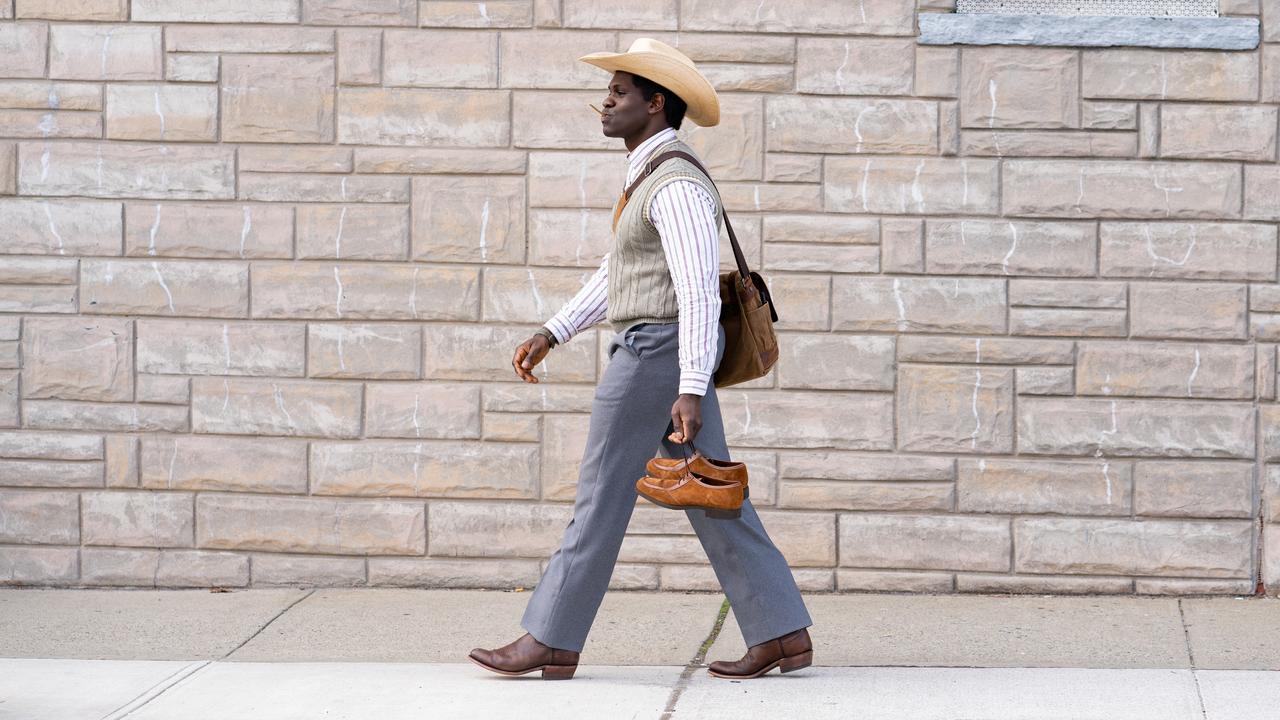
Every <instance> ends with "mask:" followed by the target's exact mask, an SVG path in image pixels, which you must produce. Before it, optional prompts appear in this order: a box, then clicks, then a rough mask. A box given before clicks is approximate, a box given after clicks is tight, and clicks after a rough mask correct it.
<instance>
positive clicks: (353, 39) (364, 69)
mask: <svg viewBox="0 0 1280 720" xmlns="http://www.w3.org/2000/svg"><path fill="white" fill-rule="evenodd" d="M382 47H383V46H382V32H381V31H379V30H370V29H367V28H342V29H340V30H338V68H337V70H338V84H339V85H377V84H378V83H380V82H381V81H382Z"/></svg>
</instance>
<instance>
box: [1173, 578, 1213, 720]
mask: <svg viewBox="0 0 1280 720" xmlns="http://www.w3.org/2000/svg"><path fill="white" fill-rule="evenodd" d="M1178 619H1179V620H1181V621H1182V641H1183V642H1184V643H1186V646H1187V660H1188V661H1189V662H1190V663H1191V681H1192V682H1193V683H1195V686H1196V702H1198V703H1200V717H1202V718H1208V717H1209V713H1208V711H1207V710H1205V707H1204V694H1203V693H1201V692H1200V674H1199V673H1198V672H1197V669H1196V653H1195V650H1193V649H1192V648H1191V630H1190V629H1189V628H1188V627H1187V614H1186V613H1185V612H1184V611H1183V609H1182V598H1178Z"/></svg>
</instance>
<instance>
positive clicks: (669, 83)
mask: <svg viewBox="0 0 1280 720" xmlns="http://www.w3.org/2000/svg"><path fill="white" fill-rule="evenodd" d="M578 59H579V60H581V61H582V62H584V63H588V64H590V65H595V66H596V67H598V68H603V69H605V70H608V71H610V72H613V71H615V70H621V71H622V72H625V73H631V74H632V75H640V76H642V77H646V78H648V79H650V80H652V81H654V82H656V83H658V84H659V85H661V86H663V87H665V88H667V89H668V90H670V91H671V92H673V93H675V94H676V95H678V96H680V99H681V100H683V101H684V102H685V104H686V105H688V106H689V109H688V110H687V111H686V112H685V117H687V118H689V120H691V121H693V122H695V123H697V124H699V125H701V126H703V127H710V126H712V125H715V124H717V123H719V122H720V101H719V100H718V99H716V91H715V88H713V87H711V83H709V82H707V79H706V78H705V77H703V76H702V73H700V72H698V68H696V67H694V65H693V61H692V60H690V59H689V58H688V57H686V56H685V54H684V53H682V52H680V51H679V50H677V49H675V48H673V47H671V46H670V45H668V44H666V43H663V42H659V41H657V40H654V39H652V38H639V39H637V40H636V41H635V42H633V43H631V47H630V48H628V49H627V51H626V52H624V53H611V52H598V53H591V54H590V55H583V56H582V57H580V58H578Z"/></svg>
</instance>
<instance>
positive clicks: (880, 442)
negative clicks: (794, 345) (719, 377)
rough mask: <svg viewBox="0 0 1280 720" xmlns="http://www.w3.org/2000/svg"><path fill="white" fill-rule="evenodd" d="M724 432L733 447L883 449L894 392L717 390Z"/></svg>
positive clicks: (887, 442)
mask: <svg viewBox="0 0 1280 720" xmlns="http://www.w3.org/2000/svg"><path fill="white" fill-rule="evenodd" d="M717 394H718V396H719V400H720V407H721V409H722V415H723V418H724V426H725V436H726V437H727V438H728V441H729V444H730V445H731V446H734V447H744V448H746V447H770V448H773V447H780V448H815V447H824V448H826V447H834V448H842V449H850V450H887V449H889V448H890V447H892V445H893V414H892V408H893V396H892V395H891V394H890V393H881V392H864V393H859V392H834V391H833V392H828V393H822V394H816V393H807V392H796V391H791V392H760V391H753V390H731V389H727V388H726V389H721V390H719V391H718V393H717Z"/></svg>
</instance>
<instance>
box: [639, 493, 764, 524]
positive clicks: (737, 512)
mask: <svg viewBox="0 0 1280 720" xmlns="http://www.w3.org/2000/svg"><path fill="white" fill-rule="evenodd" d="M636 492H638V493H639V494H640V497H642V498H644V499H645V500H648V501H649V502H651V503H653V504H654V505H660V506H662V507H664V508H667V509H669V510H701V511H702V512H704V513H705V514H706V516H707V517H710V518H717V519H720V520H736V519H737V518H739V517H741V516H742V508H736V509H734V510H721V509H719V508H707V507H702V506H700V505H670V504H668V503H664V502H662V501H661V500H654V499H653V498H651V497H649V496H648V495H646V494H645V493H644V491H642V490H637V491H636Z"/></svg>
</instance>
